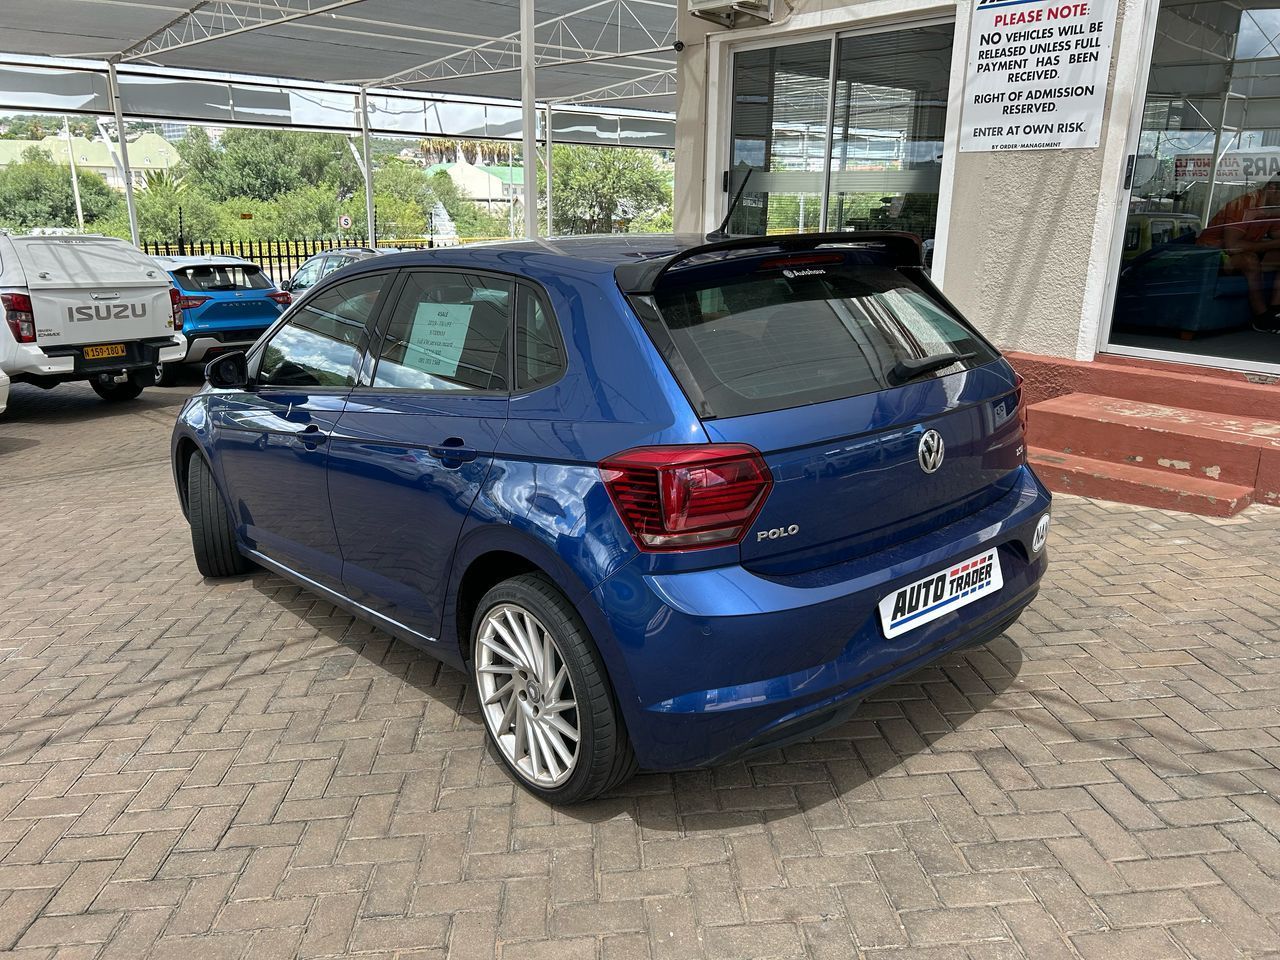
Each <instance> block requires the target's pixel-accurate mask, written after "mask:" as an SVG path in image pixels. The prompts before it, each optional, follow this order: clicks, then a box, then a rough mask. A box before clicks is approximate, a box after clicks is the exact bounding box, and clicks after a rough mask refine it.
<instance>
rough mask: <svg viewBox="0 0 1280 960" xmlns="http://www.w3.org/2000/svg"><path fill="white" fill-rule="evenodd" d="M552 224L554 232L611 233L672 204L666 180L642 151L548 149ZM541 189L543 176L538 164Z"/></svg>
mask: <svg viewBox="0 0 1280 960" xmlns="http://www.w3.org/2000/svg"><path fill="white" fill-rule="evenodd" d="M551 168H552V172H553V176H554V178H555V179H554V181H553V184H552V187H553V190H552V201H553V202H552V210H553V226H554V228H555V232H556V233H559V234H572V233H612V232H613V231H615V230H619V229H625V228H626V227H627V225H628V224H629V223H631V222H632V221H634V220H648V219H651V218H654V217H656V216H658V215H659V214H660V213H661V212H662V211H663V210H664V209H670V207H671V184H670V182H669V180H668V178H667V174H666V173H665V172H664V171H663V170H662V169H661V168H660V167H659V166H658V165H657V163H656V156H655V155H654V154H653V153H652V152H650V151H647V150H632V149H621V148H610V147H582V146H571V145H563V146H557V147H554V148H553V151H552V156H551ZM538 180H539V186H540V192H544V193H545V184H546V175H545V172H544V170H543V168H542V167H541V166H539V168H538Z"/></svg>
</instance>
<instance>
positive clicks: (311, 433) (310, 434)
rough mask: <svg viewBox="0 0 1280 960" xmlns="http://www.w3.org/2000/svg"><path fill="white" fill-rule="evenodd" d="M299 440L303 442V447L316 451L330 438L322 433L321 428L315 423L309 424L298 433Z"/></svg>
mask: <svg viewBox="0 0 1280 960" xmlns="http://www.w3.org/2000/svg"><path fill="white" fill-rule="evenodd" d="M297 436H298V439H299V440H301V441H302V445H303V446H304V447H306V448H307V449H308V450H314V449H315V448H316V447H318V446H320V444H322V443H324V442H325V441H326V440H328V439H329V438H328V437H326V436H325V435H324V434H323V433H321V432H320V428H319V427H318V426H316V425H315V424H314V423H308V424H307V425H306V426H305V427H303V428H302V429H301V430H299V431H298V434H297Z"/></svg>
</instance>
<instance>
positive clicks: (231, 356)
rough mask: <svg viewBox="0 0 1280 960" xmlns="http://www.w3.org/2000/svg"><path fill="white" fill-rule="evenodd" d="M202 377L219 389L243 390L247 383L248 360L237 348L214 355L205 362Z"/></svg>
mask: <svg viewBox="0 0 1280 960" xmlns="http://www.w3.org/2000/svg"><path fill="white" fill-rule="evenodd" d="M204 379H205V381H206V382H207V383H208V384H209V386H211V387H216V388H217V389H219V390H243V389H244V388H245V387H247V386H248V385H249V360H248V358H247V357H245V355H244V354H243V353H242V352H241V351H239V350H237V351H236V352H235V353H224V354H223V355H222V356H220V357H214V358H213V359H212V360H210V361H209V362H208V363H207V364H205V368H204Z"/></svg>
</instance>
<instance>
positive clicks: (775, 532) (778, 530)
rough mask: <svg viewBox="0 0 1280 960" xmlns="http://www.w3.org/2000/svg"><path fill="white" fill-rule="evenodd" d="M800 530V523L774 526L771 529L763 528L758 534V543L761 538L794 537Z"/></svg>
mask: <svg viewBox="0 0 1280 960" xmlns="http://www.w3.org/2000/svg"><path fill="white" fill-rule="evenodd" d="M799 532H800V524H798V523H793V524H791V526H789V527H773V528H772V529H770V530H761V531H760V532H758V533H757V534H756V543H759V542H760V541H761V540H777V539H778V538H779V537H794V536H795V535H796V534H797V533H799Z"/></svg>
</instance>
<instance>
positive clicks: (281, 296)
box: [267, 290, 293, 307]
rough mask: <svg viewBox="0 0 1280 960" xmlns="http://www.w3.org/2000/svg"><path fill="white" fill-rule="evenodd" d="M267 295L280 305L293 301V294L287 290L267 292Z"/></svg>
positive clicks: (284, 305)
mask: <svg viewBox="0 0 1280 960" xmlns="http://www.w3.org/2000/svg"><path fill="white" fill-rule="evenodd" d="M267 297H268V298H269V299H271V300H274V301H275V302H276V303H277V304H278V305H279V306H281V307H287V306H288V305H289V304H291V303H293V294H291V293H290V292H289V291H288V290H277V291H275V292H274V293H268V294H267Z"/></svg>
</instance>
